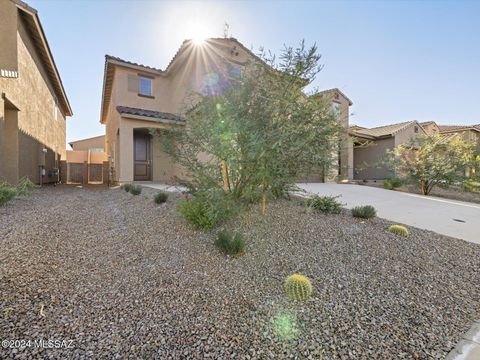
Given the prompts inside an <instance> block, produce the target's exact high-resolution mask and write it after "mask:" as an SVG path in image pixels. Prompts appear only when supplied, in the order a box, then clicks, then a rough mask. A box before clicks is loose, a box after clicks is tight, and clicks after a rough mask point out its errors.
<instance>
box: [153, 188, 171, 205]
mask: <svg viewBox="0 0 480 360" xmlns="http://www.w3.org/2000/svg"><path fill="white" fill-rule="evenodd" d="M167 199H168V194H167V193H166V192H163V191H160V192H159V193H158V194H156V195H155V197H154V198H153V200H154V201H155V203H156V204H163V203H164V202H167Z"/></svg>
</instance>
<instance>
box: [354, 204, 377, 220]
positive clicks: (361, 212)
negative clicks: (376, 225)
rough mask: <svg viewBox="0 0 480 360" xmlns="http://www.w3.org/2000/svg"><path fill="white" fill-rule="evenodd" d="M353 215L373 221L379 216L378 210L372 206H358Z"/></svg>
mask: <svg viewBox="0 0 480 360" xmlns="http://www.w3.org/2000/svg"><path fill="white" fill-rule="evenodd" d="M352 215H353V216H354V217H358V218H362V219H371V218H374V217H375V216H377V210H375V208H374V207H373V206H371V205H365V206H356V207H354V208H353V209H352Z"/></svg>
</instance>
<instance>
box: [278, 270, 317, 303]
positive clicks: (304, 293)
mask: <svg viewBox="0 0 480 360" xmlns="http://www.w3.org/2000/svg"><path fill="white" fill-rule="evenodd" d="M285 293H286V294H287V297H288V298H289V299H292V300H296V301H305V300H308V299H310V297H311V296H312V284H311V282H310V280H309V279H308V278H307V277H306V276H303V275H300V274H294V275H290V276H289V277H288V278H287V280H285Z"/></svg>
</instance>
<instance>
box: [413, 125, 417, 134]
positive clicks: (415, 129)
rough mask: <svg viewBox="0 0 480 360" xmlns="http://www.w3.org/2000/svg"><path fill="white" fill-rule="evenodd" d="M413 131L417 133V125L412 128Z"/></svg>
mask: <svg viewBox="0 0 480 360" xmlns="http://www.w3.org/2000/svg"><path fill="white" fill-rule="evenodd" d="M413 131H414V132H415V134H418V126H415V127H414V128H413Z"/></svg>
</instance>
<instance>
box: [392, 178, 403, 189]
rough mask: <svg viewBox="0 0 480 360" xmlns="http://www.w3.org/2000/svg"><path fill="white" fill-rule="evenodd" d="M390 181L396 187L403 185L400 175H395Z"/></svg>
mask: <svg viewBox="0 0 480 360" xmlns="http://www.w3.org/2000/svg"><path fill="white" fill-rule="evenodd" d="M390 183H391V184H392V187H393V188H394V189H396V188H399V187H401V186H402V179H400V178H398V177H393V178H391V179H390Z"/></svg>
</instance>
